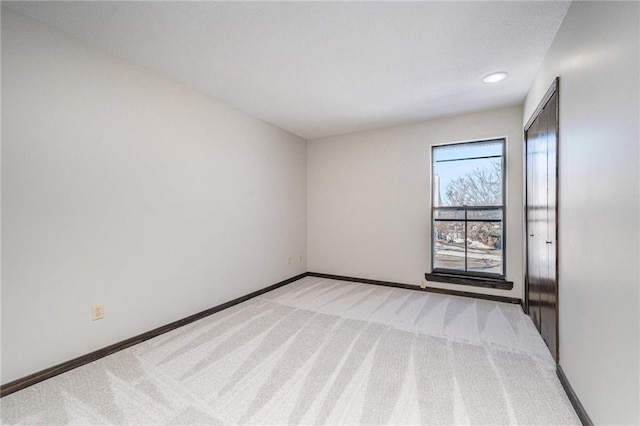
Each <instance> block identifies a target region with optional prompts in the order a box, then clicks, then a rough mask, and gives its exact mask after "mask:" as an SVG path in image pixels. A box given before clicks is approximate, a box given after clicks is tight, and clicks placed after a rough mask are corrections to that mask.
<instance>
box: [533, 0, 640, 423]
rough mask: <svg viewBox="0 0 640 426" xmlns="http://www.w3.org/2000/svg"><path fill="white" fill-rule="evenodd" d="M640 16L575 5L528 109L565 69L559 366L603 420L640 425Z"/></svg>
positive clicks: (627, 8) (623, 6)
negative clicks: (639, 301)
mask: <svg viewBox="0 0 640 426" xmlns="http://www.w3.org/2000/svg"><path fill="white" fill-rule="evenodd" d="M639 20H640V4H639V3H636V2H628V3H614V2H603V3H600V2H574V3H573V4H572V5H571V8H570V9H569V11H568V13H567V15H566V18H565V20H564V22H563V24H562V26H561V28H560V30H559V31H558V34H557V35H556V39H555V41H554V43H553V45H552V47H551V49H550V51H549V53H548V55H547V58H546V59H545V61H544V63H543V66H542V68H541V70H540V72H539V73H538V75H537V77H536V80H535V82H534V84H533V87H532V89H531V91H530V92H529V95H528V96H527V99H526V102H525V107H524V117H523V120H524V122H526V121H528V119H529V117H530V116H531V114H532V112H533V110H534V109H535V108H536V106H537V104H538V103H539V101H540V99H541V98H542V96H543V95H544V92H545V91H546V89H547V88H548V86H549V85H550V84H551V82H552V81H553V79H554V78H555V77H556V76H560V142H559V155H560V162H559V170H560V172H559V173H560V176H559V252H560V257H559V267H560V270H559V306H560V364H561V365H562V368H563V370H564V371H565V373H566V375H567V377H568V379H569V381H570V383H571V385H572V387H573V388H574V390H575V391H576V393H577V395H578V397H579V398H580V400H581V402H582V404H583V405H584V406H585V409H586V410H587V412H588V413H589V415H590V417H591V419H592V420H593V421H594V422H595V423H596V424H638V423H640V413H639V412H638V410H639V406H640V399H639V398H640V396H639V390H638V389H639V388H638V387H639V376H638V374H639V371H638V370H639V364H640V352H639V350H638V337H639V332H640V330H639V320H640V318H639V316H638V311H639V308H640V307H639V303H638V287H639V285H640V272H639V269H638V268H639V263H640V250H639V239H638V237H639V235H640V229H639V222H640V210H639V203H640V194H639V187H640V183H639V178H640V176H639V174H638V169H639V167H640V159H639V152H638V151H639V145H640V142H639V141H640V137H639V116H640V108H639V98H640V96H639V95H640V86H639V83H638V81H639V79H640V69H639V66H638V62H639V59H640V58H639V48H640V46H639V41H638V40H639V36H640V34H639Z"/></svg>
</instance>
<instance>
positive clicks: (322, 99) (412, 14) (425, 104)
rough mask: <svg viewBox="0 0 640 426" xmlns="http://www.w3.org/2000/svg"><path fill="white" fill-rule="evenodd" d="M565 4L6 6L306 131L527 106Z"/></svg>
mask: <svg viewBox="0 0 640 426" xmlns="http://www.w3.org/2000/svg"><path fill="white" fill-rule="evenodd" d="M569 4H570V3H569V2H561V1H551V2H539V1H533V2H520V1H513V2H481V1H476V2H406V3H405V2H331V3H328V2H327V3H323V2H277V3H276V2H273V3H272V2H256V3H250V2H82V1H78V2H9V3H7V2H3V6H6V7H9V8H10V9H13V10H14V11H17V12H19V13H23V14H25V15H28V16H31V17H33V18H35V19H37V20H39V21H41V22H44V23H46V24H49V25H51V26H53V27H55V28H57V29H59V30H61V31H64V32H66V33H68V34H70V35H72V36H74V37H76V38H78V39H80V40H83V41H84V42H86V43H88V44H90V45H93V46H96V47H98V48H101V49H104V50H106V51H108V52H109V53H111V54H113V55H115V56H118V57H121V58H123V59H125V60H127V61H129V62H133V63H135V64H138V65H141V66H143V67H146V68H148V69H150V70H152V71H155V72H157V73H160V74H162V75H164V76H166V77H169V78H171V79H173V80H176V81H179V82H181V83H184V84H186V85H188V86H190V87H192V88H194V89H196V90H198V91H200V92H203V93H205V94H208V95H210V96H212V97H213V98H215V99H217V100H219V101H221V102H222V103H225V104H227V105H230V106H232V107H234V108H236V109H238V110H241V111H244V112H246V113H247V114H250V115H252V116H254V117H257V118H260V119H262V120H264V121H266V122H269V123H272V124H275V125H276V126H279V127H281V128H283V129H286V130H288V131H290V132H292V133H295V134H297V135H300V136H302V137H303V138H306V139H311V138H317V137H323V136H329V135H335V134H340V133H347V132H353V131H358V130H364V129H372V128H380V127H386V126H391V125H397V124H404V123H409V122H414V121H419V120H424V119H428V118H433V117H437V116H443V115H451V114H459V113H464V112H470V111H476V110H481V109H488V108H495V107H501V106H507V105H516V104H519V103H521V102H522V101H523V100H524V96H525V94H526V92H527V90H528V89H529V87H530V85H531V83H532V81H533V78H534V76H535V73H536V71H537V70H538V68H539V66H540V64H541V63H542V60H543V59H544V56H545V54H546V52H547V50H548V48H549V46H550V45H551V42H552V41H553V38H554V36H555V34H556V32H557V30H558V28H559V26H560V24H561V22H562V19H563V18H564V15H565V13H566V11H567V9H568V7H569ZM500 70H505V71H508V72H509V78H508V79H507V80H505V81H503V82H501V83H498V84H496V85H493V86H491V85H486V84H484V83H482V82H481V78H482V77H483V76H484V75H486V74H488V73H490V72H493V71H500Z"/></svg>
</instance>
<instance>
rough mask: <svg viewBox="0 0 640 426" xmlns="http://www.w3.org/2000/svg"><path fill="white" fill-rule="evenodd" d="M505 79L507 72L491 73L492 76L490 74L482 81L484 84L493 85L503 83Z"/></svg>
mask: <svg viewBox="0 0 640 426" xmlns="http://www.w3.org/2000/svg"><path fill="white" fill-rule="evenodd" d="M505 78H507V73H506V72H504V71H500V72H494V73H491V74H489V75H487V76H485V77H484V78H483V79H482V81H483V82H484V83H488V84H491V83H497V82H499V81H502V80H504V79H505Z"/></svg>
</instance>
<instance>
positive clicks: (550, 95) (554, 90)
mask: <svg viewBox="0 0 640 426" xmlns="http://www.w3.org/2000/svg"><path fill="white" fill-rule="evenodd" d="M554 95H555V98H554ZM552 99H554V100H553V102H555V110H556V111H555V112H556V113H555V142H556V143H555V155H554V157H555V158H554V163H555V164H554V166H555V167H554V168H553V169H552V170H549V169H548V170H547V173H548V174H551V173H554V177H553V179H552V180H551V181H552V182H555V191H554V194H553V197H554V200H553V205H554V210H553V216H554V219H553V220H554V222H555V223H554V225H555V226H554V228H555V235H553V236H552V244H553V250H554V253H553V257H554V261H553V264H552V265H549V266H550V267H553V268H555V274H554V277H555V280H554V282H555V294H554V296H555V313H554V315H555V342H554V343H555V353H552V355H553V357H554V359H555V361H556V363H557V364H559V363H560V337H559V334H560V333H559V328H560V327H559V314H558V313H559V310H560V307H559V298H558V287H559V275H558V269H559V268H558V259H559V256H558V254H559V253H558V251H559V250H558V246H559V244H558V218H559V216H558V199H559V197H558V194H559V185H558V176H559V145H560V119H559V115H560V78H559V77H556V78H555V80H554V81H553V83H552V84H551V86H550V87H549V89H548V90H547V92H546V93H545V95H544V97H543V98H542V100H541V101H540V103H539V104H538V106H537V108H536V109H535V111H534V112H533V114H532V115H531V118H530V119H529V121H528V122H527V124H526V125H525V127H524V138H523V140H524V164H525V167H524V172H523V176H524V181H525V185H524V204H525V205H524V214H525V221H524V222H525V229H524V231H525V233H524V238H525V240H524V249H525V262H524V265H525V271H524V275H525V277H524V278H525V279H524V285H525V289H524V309H525V312H526V313H527V314H528V315H529V316H531V312H530V300H529V296H530V295H529V292H530V287H529V270H528V268H529V248H530V244H529V238H530V237H529V234H530V229H529V217H528V216H529V211H528V210H529V200H528V198H529V185H530V182H529V179H530V177H529V164H528V161H529V160H530V157H529V156H528V155H527V154H528V150H527V149H528V145H527V142H528V139H529V130H530V129H531V126H532V125H533V124H534V123H535V122H536V120H537V119H538V117H539V116H540V114H541V113H542V111H543V110H544V108H545V107H546V106H547V105H548V104H549V102H550V101H551V100H552ZM534 137H535V136H534ZM547 180H548V181H549V180H550V179H549V177H547ZM541 285H543V283H539V287H541ZM539 290H540V289H539ZM541 303H544V302H543V301H541ZM538 307H539V308H540V307H541V306H538ZM542 308H544V307H542ZM541 310H542V309H541ZM539 320H540V324H542V317H540V318H539ZM542 329H543V327H542V326H541V327H540V332H541V334H542Z"/></svg>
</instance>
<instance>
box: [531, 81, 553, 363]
mask: <svg viewBox="0 0 640 426" xmlns="http://www.w3.org/2000/svg"><path fill="white" fill-rule="evenodd" d="M557 89H558V80H556V81H555V82H554V84H553V86H552V87H551V89H549V92H548V93H547V96H545V98H544V100H543V104H542V105H541V106H542V108H539V109H538V110H537V114H536V115H534V117H535V118H534V119H533V121H532V122H531V124H530V125H529V126H528V127H527V128H526V130H525V149H526V188H527V194H526V216H527V220H526V227H527V245H526V246H527V262H526V268H527V269H526V277H525V283H526V287H527V290H526V293H527V294H526V297H527V300H526V306H527V311H528V313H529V316H531V319H532V320H533V322H534V324H535V325H536V327H537V328H538V330H539V331H540V334H541V335H542V338H543V339H544V341H545V342H546V344H547V346H548V347H549V351H550V352H551V354H552V355H553V357H554V359H555V360H556V362H558V361H559V360H558V279H557V242H558V241H557V220H556V215H557V177H558V173H557V155H558V154H557V152H558V90H557Z"/></svg>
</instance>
